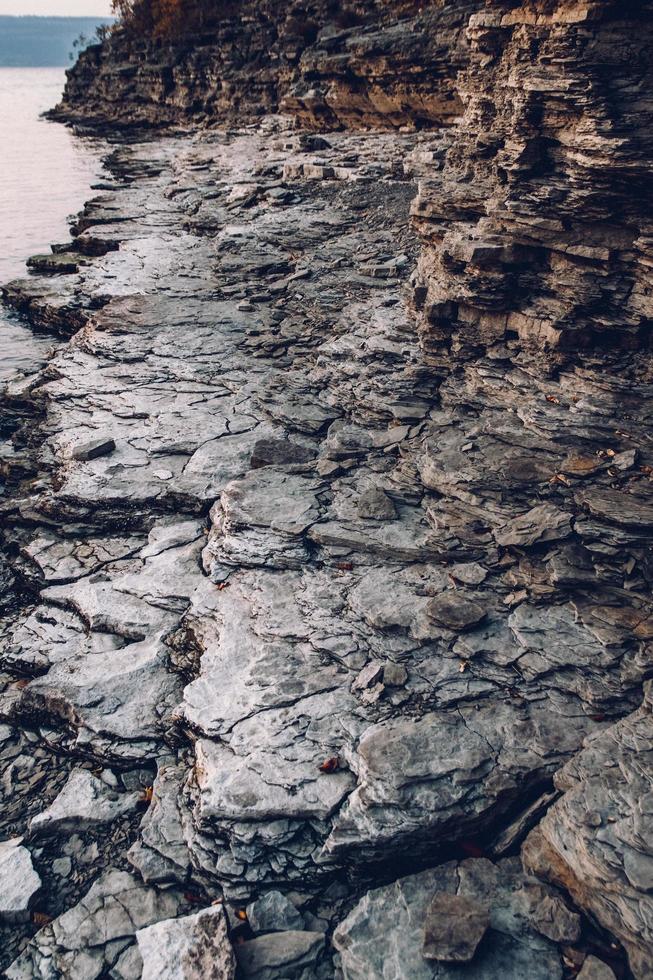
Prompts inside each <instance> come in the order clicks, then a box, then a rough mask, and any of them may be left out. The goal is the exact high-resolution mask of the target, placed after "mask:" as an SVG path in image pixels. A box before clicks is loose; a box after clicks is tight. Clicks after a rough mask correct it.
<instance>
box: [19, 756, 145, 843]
mask: <svg viewBox="0 0 653 980" xmlns="http://www.w3.org/2000/svg"><path fill="white" fill-rule="evenodd" d="M139 800H140V794H139V793H122V794H121V793H116V792H114V791H112V790H111V789H110V788H109V787H107V786H106V784H105V783H103V782H102V780H100V779H97V778H96V777H95V776H93V774H92V773H90V772H89V771H88V769H74V770H73V771H72V772H71V774H70V776H69V777H68V781H67V783H66V785H65V786H64V788H63V789H62V790H61V792H60V793H59V795H58V796H57V797H56V799H55V800H54V802H53V803H51V805H50V806H49V807H48V808H47V810H44V811H43V812H42V813H39V814H37V815H36V816H35V817H33V818H32V820H31V821H30V832H31V834H32V835H33V836H41V835H47V834H60V833H65V832H66V831H77V832H83V831H85V830H89V829H90V828H92V827H95V826H97V825H99V824H105V823H112V822H113V821H114V820H117V819H118V818H119V817H123V816H125V815H126V814H128V813H133V812H134V811H135V810H136V808H137V806H138V804H139Z"/></svg>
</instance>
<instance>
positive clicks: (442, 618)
mask: <svg viewBox="0 0 653 980" xmlns="http://www.w3.org/2000/svg"><path fill="white" fill-rule="evenodd" d="M426 612H427V615H429V616H430V617H431V619H434V620H435V622H436V623H440V624H441V625H442V626H446V628H447V629H450V630H456V631H458V630H467V629H471V628H472V627H473V626H476V625H477V624H478V623H480V622H482V620H484V619H485V616H486V611H485V609H484V608H483V607H482V606H481V605H479V604H478V602H474V600H473V599H469V598H468V597H467V596H465V595H462V594H461V593H460V592H455V591H450V592H442V593H441V594H440V595H438V596H435V598H434V599H431V600H430V601H429V602H428V604H427V606H426Z"/></svg>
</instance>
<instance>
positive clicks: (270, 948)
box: [236, 930, 324, 980]
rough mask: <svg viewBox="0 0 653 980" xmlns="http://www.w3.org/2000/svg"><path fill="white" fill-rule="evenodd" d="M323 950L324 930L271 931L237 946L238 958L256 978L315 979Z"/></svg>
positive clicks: (245, 972)
mask: <svg viewBox="0 0 653 980" xmlns="http://www.w3.org/2000/svg"><path fill="white" fill-rule="evenodd" d="M323 949H324V935H323V933H321V932H299V931H296V930H293V931H290V932H271V933H269V935H267V936H258V937H257V938H256V939H250V940H249V942H246V943H242V945H240V946H237V947H236V959H237V960H238V966H239V968H240V971H241V973H242V975H243V976H244V977H251V978H252V980H279V978H280V977H283V978H284V980H314V978H315V976H316V966H317V963H318V961H319V958H320V955H321V953H322V950H323Z"/></svg>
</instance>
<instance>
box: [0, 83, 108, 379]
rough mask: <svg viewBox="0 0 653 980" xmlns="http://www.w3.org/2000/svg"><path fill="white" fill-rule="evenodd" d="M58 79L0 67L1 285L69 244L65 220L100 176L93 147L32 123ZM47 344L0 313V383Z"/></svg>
mask: <svg viewBox="0 0 653 980" xmlns="http://www.w3.org/2000/svg"><path fill="white" fill-rule="evenodd" d="M64 80H65V76H64V69H63V68H0V147H1V149H0V283H5V282H9V281H10V280H11V279H15V278H17V277H22V276H24V275H25V274H26V269H25V260H26V259H27V258H28V257H29V256H30V255H35V254H36V253H38V252H49V251H50V248H49V246H50V244H51V243H53V242H65V241H67V240H68V237H69V235H68V221H67V218H68V217H69V216H70V215H71V214H74V213H75V212H77V211H79V210H80V208H81V207H82V204H83V203H84V201H85V200H87V199H88V198H89V197H90V196H92V195H91V193H90V192H89V190H90V185H91V184H92V183H94V182H95V181H96V180H97V178H98V177H100V175H101V170H102V168H101V163H100V159H101V156H102V153H103V150H104V148H103V146H102V143H101V142H100V141H97V140H91V139H88V138H80V137H76V136H74V135H73V134H72V133H71V132H70V130H68V129H66V127H65V126H62V125H61V124H60V123H51V122H46V121H45V120H43V119H40V118H39V116H40V114H41V113H42V112H43V111H44V110H45V109H49V108H51V107H52V106H53V105H55V104H56V103H57V102H58V101H59V97H60V95H61V91H62V89H63V85H64ZM52 345H53V338H49V337H44V336H43V335H40V336H36V335H34V334H32V333H31V331H29V330H28V329H27V328H26V327H25V326H24V325H23V324H22V323H21V322H20V319H19V318H18V317H16V316H15V315H13V314H12V313H10V312H9V311H7V310H4V309H3V308H2V306H0V384H1V383H2V382H6V381H7V380H8V379H10V378H11V377H14V376H16V375H17V374H20V373H28V372H31V371H34V370H36V369H37V368H38V367H39V366H40V365H41V364H42V363H44V361H45V359H46V358H47V353H48V351H49V350H50V349H51V347H52Z"/></svg>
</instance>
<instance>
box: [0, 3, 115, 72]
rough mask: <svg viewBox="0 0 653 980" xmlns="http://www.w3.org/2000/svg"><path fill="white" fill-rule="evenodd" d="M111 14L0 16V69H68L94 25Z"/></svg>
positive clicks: (110, 20) (107, 20) (108, 21)
mask: <svg viewBox="0 0 653 980" xmlns="http://www.w3.org/2000/svg"><path fill="white" fill-rule="evenodd" d="M113 23H115V17H62V16H52V17H49V16H42V15H38V14H14V15H10V14H3V15H0V68H70V67H71V65H72V64H73V63H74V62H75V61H76V59H77V55H78V54H79V51H80V46H79V44H78V43H77V42H78V39H79V38H80V36H82V35H83V36H84V39H85V41H84V43H85V44H88V43H89V42H92V40H93V37H94V35H95V32H96V31H97V29H98V27H101V26H102V25H106V24H113Z"/></svg>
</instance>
